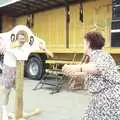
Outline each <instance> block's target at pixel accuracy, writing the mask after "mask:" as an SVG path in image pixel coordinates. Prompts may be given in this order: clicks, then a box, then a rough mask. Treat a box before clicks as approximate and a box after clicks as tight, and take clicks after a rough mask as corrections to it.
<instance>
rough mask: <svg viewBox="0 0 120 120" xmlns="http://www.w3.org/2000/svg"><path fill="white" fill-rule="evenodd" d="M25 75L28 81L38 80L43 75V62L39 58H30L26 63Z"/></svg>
mask: <svg viewBox="0 0 120 120" xmlns="http://www.w3.org/2000/svg"><path fill="white" fill-rule="evenodd" d="M25 73H26V76H27V77H28V78H30V79H36V80H40V79H41V77H42V76H43V75H44V73H45V62H44V61H42V60H41V58H40V57H39V56H35V57H31V58H30V59H29V60H28V62H27V63H26V67H25Z"/></svg>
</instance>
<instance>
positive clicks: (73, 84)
mask: <svg viewBox="0 0 120 120" xmlns="http://www.w3.org/2000/svg"><path fill="white" fill-rule="evenodd" d="M88 62H89V56H88V55H84V56H83V58H82V60H81V64H83V63H88ZM85 78H86V76H85V75H84V74H83V75H80V76H76V77H71V78H70V81H69V83H68V89H69V90H83V89H85Z"/></svg>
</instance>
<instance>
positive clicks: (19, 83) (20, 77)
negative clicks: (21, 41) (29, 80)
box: [15, 60, 24, 120]
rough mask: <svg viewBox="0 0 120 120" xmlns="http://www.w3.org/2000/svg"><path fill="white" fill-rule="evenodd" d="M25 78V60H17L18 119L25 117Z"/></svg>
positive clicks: (16, 113)
mask: <svg viewBox="0 0 120 120" xmlns="http://www.w3.org/2000/svg"><path fill="white" fill-rule="evenodd" d="M23 80H24V61H23V60H17V70H16V110H15V116H16V120H18V119H19V118H23V83H24V82H23Z"/></svg>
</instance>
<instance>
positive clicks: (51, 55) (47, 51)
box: [45, 49, 54, 58]
mask: <svg viewBox="0 0 120 120" xmlns="http://www.w3.org/2000/svg"><path fill="white" fill-rule="evenodd" d="M45 53H46V54H47V55H48V56H50V57H51V58H53V57H54V55H53V53H52V52H51V51H49V50H47V49H46V50H45Z"/></svg>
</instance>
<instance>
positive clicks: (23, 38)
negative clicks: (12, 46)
mask: <svg viewBox="0 0 120 120" xmlns="http://www.w3.org/2000/svg"><path fill="white" fill-rule="evenodd" d="M18 41H19V43H20V45H23V44H24V43H25V36H24V35H18Z"/></svg>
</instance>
